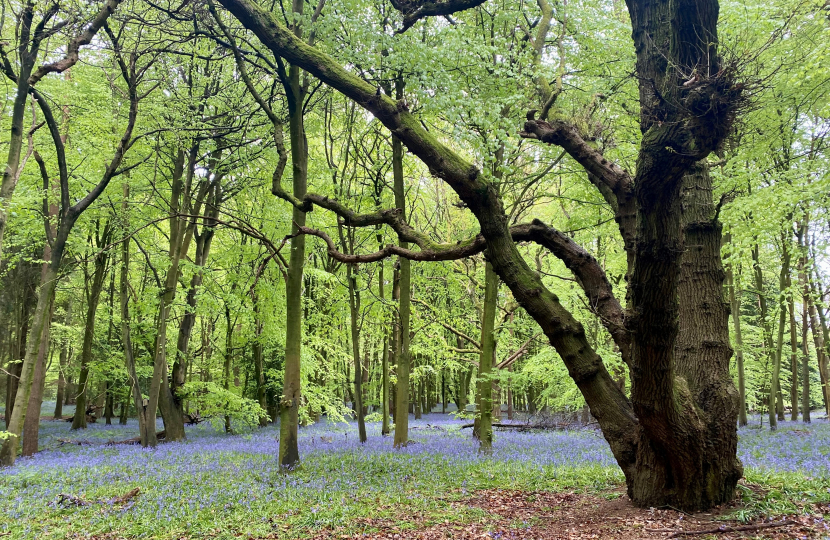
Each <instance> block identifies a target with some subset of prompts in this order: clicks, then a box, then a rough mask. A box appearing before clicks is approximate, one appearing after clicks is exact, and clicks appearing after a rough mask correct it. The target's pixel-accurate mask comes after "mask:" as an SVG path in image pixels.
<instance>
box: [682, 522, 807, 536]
mask: <svg viewBox="0 0 830 540" xmlns="http://www.w3.org/2000/svg"><path fill="white" fill-rule="evenodd" d="M795 524H796V522H795V521H792V520H790V519H785V520H784V521H776V522H774V523H755V524H753V525H741V526H740V527H732V526H731V525H721V526H720V527H717V528H715V529H703V530H699V531H677V532H676V533H674V534H671V535H669V538H680V537H681V536H696V535H699V534H718V533H731V532H744V531H757V530H759V529H775V528H778V527H786V526H787V525H795Z"/></svg>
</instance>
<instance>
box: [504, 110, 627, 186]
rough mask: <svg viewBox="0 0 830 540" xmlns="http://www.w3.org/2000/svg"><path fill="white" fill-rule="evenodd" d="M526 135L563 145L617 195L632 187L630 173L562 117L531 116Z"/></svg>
mask: <svg viewBox="0 0 830 540" xmlns="http://www.w3.org/2000/svg"><path fill="white" fill-rule="evenodd" d="M519 135H520V136H522V137H524V138H525V139H536V140H539V141H541V142H543V143H547V144H554V145H556V146H560V147H562V149H564V150H566V151H567V152H568V154H570V156H571V157H572V158H573V159H574V160H575V161H576V162H577V163H579V164H580V165H582V167H584V168H585V170H586V171H588V172H589V173H590V174H593V175H594V176H596V177H597V178H599V179H600V180H601V181H602V182H603V183H604V184H605V185H606V186H608V187H609V188H611V191H613V192H614V194H616V195H617V196H619V194H620V193H622V192H625V191H631V190H633V188H634V186H633V183H632V181H631V176H630V175H629V174H628V172H626V171H625V170H624V169H622V168H621V167H620V166H619V165H617V164H616V163H614V162H612V161H609V160H608V159H607V158H605V156H603V155H602V153H601V152H600V151H598V150H597V149H595V148H594V147H592V146H591V145H589V144H588V143H587V142H586V141H585V140H584V139H583V138H582V136H581V135H580V134H579V131H577V129H576V128H575V127H574V126H572V125H571V124H568V123H567V122H563V121H561V120H554V121H551V122H545V121H544V120H532V119H528V121H527V122H525V126H524V130H523V131H521V132H520V133H519Z"/></svg>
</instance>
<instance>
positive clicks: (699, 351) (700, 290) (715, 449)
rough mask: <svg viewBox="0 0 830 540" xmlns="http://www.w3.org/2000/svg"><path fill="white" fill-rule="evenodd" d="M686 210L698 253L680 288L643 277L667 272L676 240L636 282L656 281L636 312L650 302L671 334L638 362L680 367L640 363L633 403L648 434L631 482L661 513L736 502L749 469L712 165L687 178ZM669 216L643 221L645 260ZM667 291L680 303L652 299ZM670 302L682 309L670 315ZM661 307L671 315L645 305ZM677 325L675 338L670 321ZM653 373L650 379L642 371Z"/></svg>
mask: <svg viewBox="0 0 830 540" xmlns="http://www.w3.org/2000/svg"><path fill="white" fill-rule="evenodd" d="M681 202H682V208H683V212H682V223H680V224H679V225H682V232H683V235H684V237H685V238H684V240H685V242H684V243H685V245H686V246H690V248H689V249H687V250H679V251H678V254H680V253H682V257H681V261H680V263H681V264H680V268H679V275H678V281H677V283H678V285H677V290H676V291H675V292H669V291H668V290H667V289H668V287H659V286H655V285H654V284H655V283H656V282H655V281H653V280H654V274H651V276H650V277H649V275H648V274H646V275H645V276H643V274H642V273H640V272H642V271H643V270H646V269H648V271H649V272H654V271H659V270H660V266H662V265H667V264H668V262H669V260H671V258H672V253H671V252H672V250H671V248H672V246H673V245H677V244H674V243H673V242H670V243H664V246H665V249H666V251H662V250H661V251H656V250H655V251H653V252H651V253H650V254H649V255H651V256H652V257H654V258H653V260H647V261H646V262H648V263H649V264H648V265H647V267H646V268H642V267H639V268H635V272H634V275H635V283H636V282H639V283H642V284H643V285H645V282H646V281H649V282H650V283H652V285H651V286H650V289H651V290H647V291H643V292H644V293H645V294H643V296H642V297H641V298H640V301H639V302H638V301H637V300H636V299H635V301H634V302H635V309H637V304H638V303H640V302H643V301H645V304H640V305H643V311H644V312H645V313H649V312H650V313H649V315H650V316H651V325H649V326H652V325H656V326H657V328H653V327H652V330H651V331H652V332H660V331H661V327H662V331H663V332H664V334H663V335H662V336H660V335H652V336H645V337H646V339H643V340H642V341H645V342H646V343H647V344H648V347H647V348H644V349H642V350H638V351H637V352H636V353H635V355H636V356H635V358H637V360H640V359H642V357H643V355H646V356H647V357H649V356H651V357H654V356H656V355H657V354H661V355H667V356H668V355H674V357H675V362H674V374H672V373H671V370H669V371H668V372H665V371H663V372H661V367H662V366H665V365H666V363H665V362H654V364H653V365H651V364H650V362H649V363H646V364H642V363H640V361H638V362H637V364H635V368H634V373H633V376H632V382H633V388H632V396H633V401H634V407H635V410H636V411H637V416H638V418H639V419H640V421H641V422H642V426H643V428H642V431H641V433H640V442H639V445H638V456H637V464H636V467H635V470H634V472H633V474H631V477H630V478H629V482H628V484H629V494H630V495H631V496H632V499H633V500H634V501H635V502H636V503H637V504H638V505H654V506H657V505H658V504H659V503H660V502H661V501H663V502H662V504H666V503H665V502H664V501H666V500H671V501H673V503H669V504H672V505H677V506H678V507H682V508H707V507H709V506H712V505H716V504H720V503H722V502H725V501H728V500H730V499H731V498H732V496H733V493H734V488H735V484H736V483H737V481H738V479H739V478H740V477H741V475H742V467H741V465H740V462H739V461H738V459H737V458H736V457H735V454H736V449H737V433H736V430H735V423H736V419H737V416H738V410H739V395H738V392H737V391H736V389H735V387H734V385H733V383H732V379H731V377H730V376H729V358H730V356H731V353H732V351H731V348H730V347H729V332H728V316H729V309H728V307H727V305H726V304H725V302H724V301H723V292H722V291H723V268H722V265H721V259H720V248H721V227H720V224H719V223H718V222H717V221H716V219H715V209H714V205H713V204H712V183H711V180H710V178H709V173H708V169H707V168H706V166H705V163H703V162H700V163H698V164H696V165H694V166H693V169H692V171H691V172H690V173H688V174H687V175H686V176H685V177H684V180H683V192H682V199H681ZM641 204H642V205H643V206H646V204H647V203H646V204H643V203H641ZM661 214H662V213H661V212H659V210H658V209H655V212H654V215H653V217H652V218H651V219H648V220H645V222H641V229H644V230H641V234H640V235H639V239H640V240H639V241H640V242H641V249H640V250H639V251H638V262H639V261H641V260H642V259H643V258H644V257H643V256H644V255H646V253H643V251H645V250H644V249H642V244H643V243H646V245H648V243H649V242H654V244H659V243H660V241H659V240H657V238H655V236H654V233H656V236H658V237H659V236H661V234H660V228H661V226H662V227H663V228H664V230H665V231H669V230H672V226H673V223H672V221H670V220H666V219H665V218H664V219H660V218H661V217H663V216H661ZM644 217H645V216H644ZM641 219H642V218H641ZM651 227H654V229H652V228H651ZM674 230H677V229H674ZM646 239H648V240H646ZM664 242H665V241H664ZM649 266H650V267H651V268H649ZM655 267H656V268H655ZM663 270H664V271H666V270H667V269H666V268H665V267H664V268H663ZM643 278H645V279H643ZM643 285H640V286H643ZM636 287H637V285H636V284H635V289H634V290H635V292H636V291H637V290H638V289H636ZM661 293H662V294H665V295H666V298H677V299H678V301H677V302H676V303H675V302H668V303H667V302H665V301H664V300H661V299H660V298H659V297H656V296H652V297H651V298H648V296H649V295H655V294H656V295H659V294H661ZM638 296H639V295H638ZM667 304H669V305H667ZM671 304H674V306H671V309H667V308H669V306H670V305H671ZM660 305H662V306H663V310H659V309H658V310H654V309H653V308H647V307H646V306H660ZM638 311H639V310H638ZM675 320H676V321H678V322H677V326H676V330H675V329H674V328H672V327H673V326H674V325H673V324H672V322H671V321H675ZM663 325H665V326H663ZM672 332H677V338H676V339H670V338H668V337H667V336H670V335H671V333H672ZM664 339H667V341H665V342H664V341H663V340H664ZM648 342H651V343H648ZM648 360H651V358H648ZM652 361H653V360H652ZM638 364H639V365H638ZM668 365H669V366H671V363H668ZM649 369H651V370H652V371H651V373H643V372H646V371H647V370H649ZM662 369H665V368H662ZM643 383H646V384H645V385H643ZM649 394H652V397H651V398H650V397H649ZM655 396H660V398H659V399H654V397H655Z"/></svg>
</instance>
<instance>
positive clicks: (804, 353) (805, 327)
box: [798, 217, 819, 424]
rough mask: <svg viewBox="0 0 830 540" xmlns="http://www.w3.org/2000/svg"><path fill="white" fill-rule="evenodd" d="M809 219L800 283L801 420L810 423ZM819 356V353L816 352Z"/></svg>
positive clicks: (801, 241) (801, 232)
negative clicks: (807, 241) (807, 244)
mask: <svg viewBox="0 0 830 540" xmlns="http://www.w3.org/2000/svg"><path fill="white" fill-rule="evenodd" d="M807 223H808V222H807V217H805V218H804V219H803V220H802V222H801V226H800V227H799V229H798V246H799V250H800V253H801V255H800V257H799V258H798V281H799V284H800V285H801V306H802V309H801V420H802V421H803V422H804V423H806V424H809V423H810V345H809V343H808V341H807V339H808V332H809V322H810V317H809V307H808V306H809V305H810V284H809V283H808V281H807V270H806V269H807V246H806V245H805V239H806V238H807ZM816 353H817V354H819V351H818V350H816Z"/></svg>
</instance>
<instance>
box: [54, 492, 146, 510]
mask: <svg viewBox="0 0 830 540" xmlns="http://www.w3.org/2000/svg"><path fill="white" fill-rule="evenodd" d="M139 493H141V488H133V489H131V490H130V491H128V492H127V493H125V494H124V495H121V496H120V497H116V498H114V499H106V500H97V501H90V500H87V499H84V498H83V497H78V496H77V495H71V494H69V493H61V494H60V495H58V500H57V501H55V502H54V506H63V507H64V508H67V507H69V506H90V505H93V504H124V503H125V502H127V501H129V500H130V499H132V498H134V497H137V496H138V494H139Z"/></svg>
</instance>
